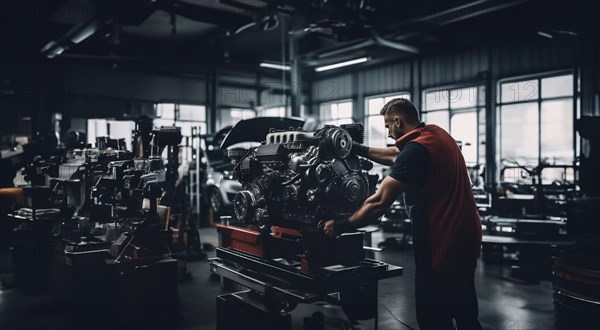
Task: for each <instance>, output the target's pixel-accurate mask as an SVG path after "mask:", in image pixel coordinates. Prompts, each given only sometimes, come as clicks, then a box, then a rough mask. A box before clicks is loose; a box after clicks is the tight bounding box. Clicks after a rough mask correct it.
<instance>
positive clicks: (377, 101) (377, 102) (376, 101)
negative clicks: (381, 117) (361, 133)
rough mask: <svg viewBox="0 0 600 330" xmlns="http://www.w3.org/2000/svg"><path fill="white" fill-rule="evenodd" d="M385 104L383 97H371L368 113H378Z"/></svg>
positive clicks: (368, 103)
mask: <svg viewBox="0 0 600 330" xmlns="http://www.w3.org/2000/svg"><path fill="white" fill-rule="evenodd" d="M384 105H385V103H384V101H383V98H382V97H376V98H372V99H369V100H368V101H367V114H369V115H378V114H379V111H381V109H382V108H383V106H384Z"/></svg>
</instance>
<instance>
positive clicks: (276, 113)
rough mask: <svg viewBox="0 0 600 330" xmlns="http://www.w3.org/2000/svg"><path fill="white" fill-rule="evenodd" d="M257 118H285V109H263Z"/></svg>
mask: <svg viewBox="0 0 600 330" xmlns="http://www.w3.org/2000/svg"><path fill="white" fill-rule="evenodd" d="M257 117H285V108H284V107H275V108H269V109H263V110H260V111H259V112H258V114H257Z"/></svg>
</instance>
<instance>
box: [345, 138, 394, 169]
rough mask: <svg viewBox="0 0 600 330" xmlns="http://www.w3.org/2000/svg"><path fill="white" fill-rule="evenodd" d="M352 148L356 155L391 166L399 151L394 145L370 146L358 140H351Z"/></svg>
mask: <svg viewBox="0 0 600 330" xmlns="http://www.w3.org/2000/svg"><path fill="white" fill-rule="evenodd" d="M352 150H354V151H355V152H356V154H357V155H359V156H361V157H365V158H367V159H369V160H372V161H374V162H376V163H379V164H381V165H387V166H392V165H394V161H395V160H396V156H397V155H398V153H399V152H400V150H398V148H396V147H387V148H372V147H367V146H365V145H362V144H360V143H358V142H352Z"/></svg>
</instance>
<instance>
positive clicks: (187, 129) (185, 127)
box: [175, 121, 198, 143]
mask: <svg viewBox="0 0 600 330" xmlns="http://www.w3.org/2000/svg"><path fill="white" fill-rule="evenodd" d="M197 125H198V124H197V123H193V122H189V121H187V122H186V121H178V122H176V123H175V126H177V127H180V128H181V135H183V136H192V127H193V126H197ZM181 141H182V142H181V143H183V141H184V139H182V140H181Z"/></svg>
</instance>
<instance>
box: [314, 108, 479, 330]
mask: <svg viewBox="0 0 600 330" xmlns="http://www.w3.org/2000/svg"><path fill="white" fill-rule="evenodd" d="M380 113H381V114H382V115H383V118H384V121H385V127H386V128H387V129H388V135H389V137H390V138H392V139H395V140H396V146H395V147H388V148H369V147H367V146H363V145H360V144H358V143H353V146H352V148H353V149H354V150H355V151H356V152H357V154H358V155H359V156H362V157H365V158H368V159H370V160H372V161H375V162H378V163H380V164H383V165H389V166H392V167H391V170H390V173H389V175H388V176H387V177H385V178H384V180H383V181H382V182H381V184H380V186H379V189H378V190H377V192H376V193H375V194H374V195H372V196H370V197H369V198H367V200H366V201H365V202H364V203H363V205H362V206H361V207H360V208H359V209H358V210H357V211H356V212H354V214H352V216H350V217H349V218H346V219H337V220H328V221H326V222H325V223H324V228H323V230H324V231H325V234H327V235H328V236H331V237H335V236H336V235H339V234H342V233H344V232H347V231H353V230H354V229H355V228H359V227H362V226H365V225H368V224H370V223H373V222H374V221H376V220H377V219H378V218H379V217H381V216H382V215H383V214H384V213H385V211H386V210H387V209H388V208H389V207H390V206H391V205H392V203H393V202H394V201H395V200H396V199H397V198H398V197H400V195H401V194H402V193H403V194H404V203H405V205H406V210H407V213H408V215H409V217H410V219H411V221H412V231H413V246H414V254H415V268H416V273H415V302H416V311H417V322H418V323H419V327H420V328H421V329H454V325H453V320H454V322H456V327H457V328H458V329H481V328H482V327H481V324H480V323H479V321H478V306H477V296H476V293H475V284H474V275H475V267H476V265H477V258H478V257H479V253H480V250H481V223H480V218H479V213H478V211H477V207H476V205H475V200H474V197H473V194H472V192H471V184H470V181H469V177H468V173H467V168H466V165H465V160H464V158H463V156H462V153H461V151H460V149H459V147H458V145H457V143H456V141H455V140H454V139H453V138H452V137H451V136H450V135H449V134H448V133H447V132H446V131H445V130H443V129H442V128H440V127H438V126H436V125H425V124H424V123H422V122H421V121H420V119H419V114H418V111H417V109H416V107H415V105H414V104H413V103H412V102H410V101H409V100H407V99H404V98H396V99H393V100H391V101H389V102H388V103H387V104H386V105H385V106H384V107H383V108H382V109H381V112H380Z"/></svg>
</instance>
